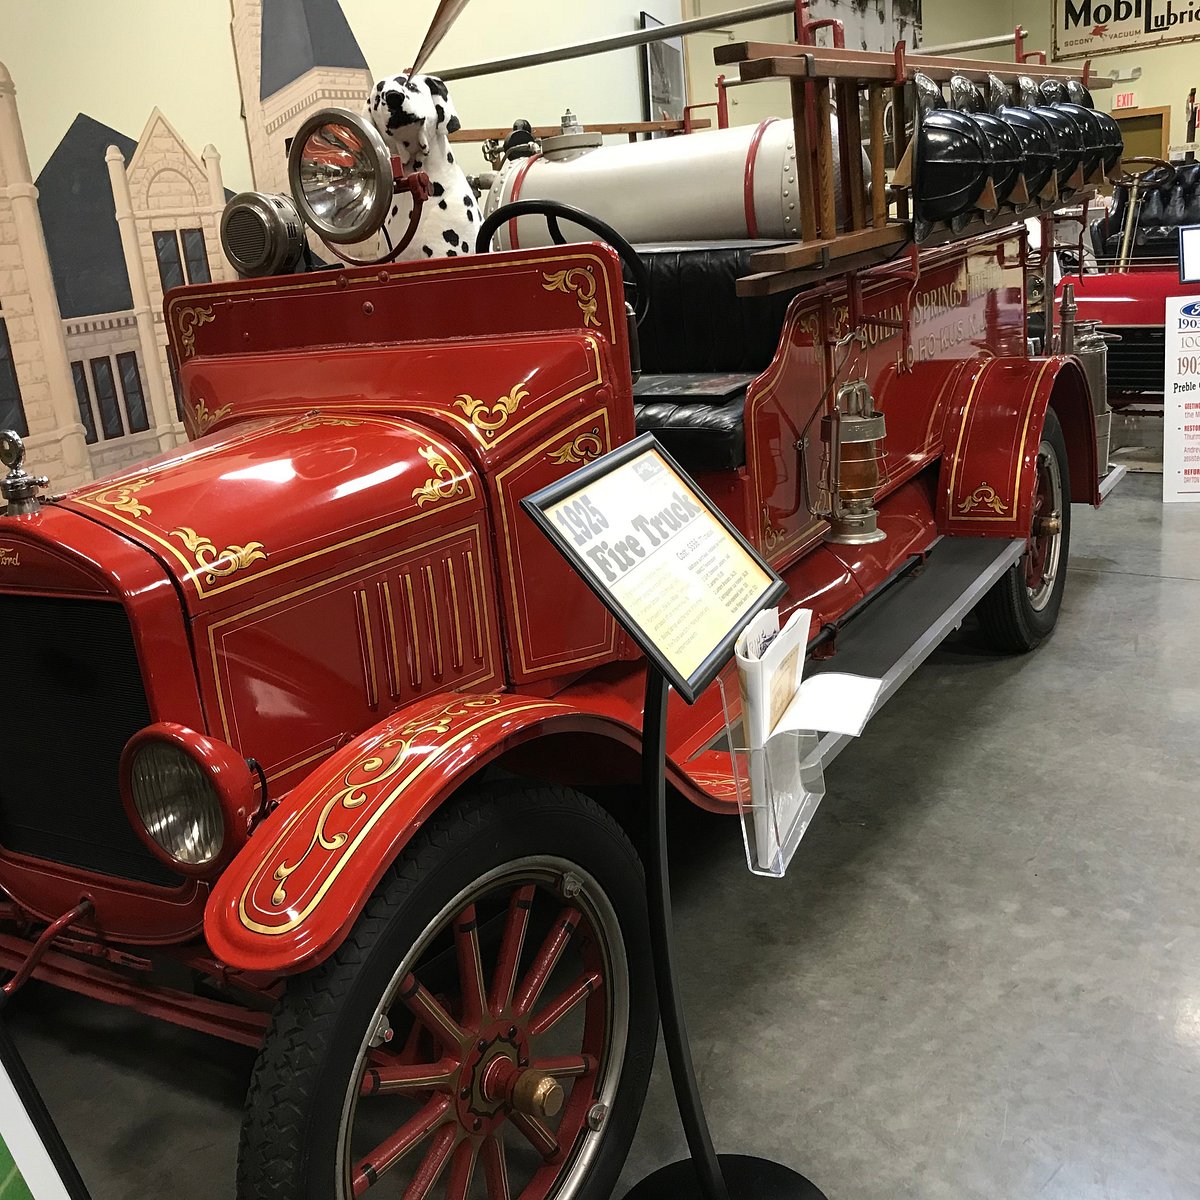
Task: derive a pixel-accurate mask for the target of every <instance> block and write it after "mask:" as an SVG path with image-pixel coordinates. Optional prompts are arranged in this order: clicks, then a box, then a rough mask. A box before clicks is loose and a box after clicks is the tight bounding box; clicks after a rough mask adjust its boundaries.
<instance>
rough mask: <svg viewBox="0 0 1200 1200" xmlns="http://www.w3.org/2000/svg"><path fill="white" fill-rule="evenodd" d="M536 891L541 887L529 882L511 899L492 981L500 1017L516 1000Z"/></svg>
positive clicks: (495, 1009) (494, 1001)
mask: <svg viewBox="0 0 1200 1200" xmlns="http://www.w3.org/2000/svg"><path fill="white" fill-rule="evenodd" d="M536 892H537V888H536V887H534V885H533V884H532V883H527V884H526V885H525V886H524V887H519V888H517V890H516V891H515V892H513V894H512V898H511V899H510V900H509V902H508V917H507V918H506V919H505V922H504V936H503V937H502V938H501V940H500V954H499V957H498V958H497V960H496V977H495V978H494V979H493V980H492V996H491V1007H492V1012H494V1013H495V1014H496V1016H499V1015H500V1014H501V1013H502V1012H504V1011H505V1009H507V1008H508V1006H509V1005H510V1004H511V1003H512V994H513V986H514V985H515V984H516V981H517V966H518V964H519V963H520V961H521V950H522V949H523V948H524V945H525V930H526V929H527V928H528V926H529V910H530V909H531V908H532V907H533V897H534V895H535V893H536Z"/></svg>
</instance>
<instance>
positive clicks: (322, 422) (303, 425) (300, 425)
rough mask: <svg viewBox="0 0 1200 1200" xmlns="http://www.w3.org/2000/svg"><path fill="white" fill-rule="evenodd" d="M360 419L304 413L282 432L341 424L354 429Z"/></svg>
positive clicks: (301, 431)
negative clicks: (297, 420)
mask: <svg viewBox="0 0 1200 1200" xmlns="http://www.w3.org/2000/svg"><path fill="white" fill-rule="evenodd" d="M362 424H363V422H362V421H358V420H355V419H354V418H353V417H334V416H330V415H329V414H328V413H316V412H314V413H305V415H304V416H303V418H302V419H301V420H300V421H299V422H297V423H296V424H295V425H291V426H289V427H288V428H287V429H285V430H284V431H283V432H284V433H303V432H304V431H305V430H306V429H323V428H326V427H327V426H334V425H337V426H342V427H343V428H346V429H355V428H357V427H358V426H359V425H362Z"/></svg>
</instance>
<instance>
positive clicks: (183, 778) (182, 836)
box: [121, 724, 255, 875]
mask: <svg viewBox="0 0 1200 1200" xmlns="http://www.w3.org/2000/svg"><path fill="white" fill-rule="evenodd" d="M121 792H122V796H123V798H124V800H125V807H126V812H127V814H128V816H129V819H130V822H131V823H132V824H133V826H134V829H135V830H136V831H137V833H138V835H139V836H140V837H141V839H142V841H143V842H145V844H146V845H147V846H148V847H149V849H150V850H151V851H152V852H153V853H154V854H155V856H156V857H157V858H159V859H161V860H162V861H163V862H165V863H167V865H168V866H170V867H172V868H173V869H175V870H177V871H180V872H182V873H183V874H189V875H208V874H211V873H213V872H215V871H216V870H218V869H219V868H220V867H221V866H223V865H224V864H225V863H226V862H228V861H229V859H230V858H231V857H232V856H233V855H234V854H235V853H236V852H237V850H238V849H239V848H240V847H241V846H242V845H243V844H244V843H245V840H246V837H247V834H248V831H249V827H250V822H251V819H252V818H253V815H254V812H255V797H254V780H253V776H252V775H251V773H250V768H249V767H248V766H247V764H246V761H245V760H244V759H243V758H241V757H240V756H239V755H238V754H237V753H236V751H234V750H233V749H232V748H231V747H229V746H226V745H224V744H222V743H220V742H214V741H213V740H211V739H210V738H207V737H205V736H204V735H203V734H198V733H194V732H193V731H192V730H190V729H186V728H185V727H184V726H182V725H167V724H163V725H152V726H150V728H148V729H143V730H142V731H141V732H140V733H137V734H135V735H134V737H133V738H131V739H130V741H129V744H128V745H127V746H126V747H125V750H124V753H123V754H122V756H121Z"/></svg>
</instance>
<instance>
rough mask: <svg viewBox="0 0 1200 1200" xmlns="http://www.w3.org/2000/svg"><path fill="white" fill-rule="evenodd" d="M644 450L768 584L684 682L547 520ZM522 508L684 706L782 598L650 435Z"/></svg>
mask: <svg viewBox="0 0 1200 1200" xmlns="http://www.w3.org/2000/svg"><path fill="white" fill-rule="evenodd" d="M648 451H654V452H655V453H657V454H658V455H659V456H660V457H661V458H662V460H663V462H665V463H666V465H667V467H668V468H669V469H670V470H671V471H672V472H673V473H674V474H675V475H676V477H677V478H678V480H679V482H680V483H681V484H682V485H683V486H684V488H686V490H687V491H688V492H689V493H690V498H692V499H694V500H695V501H696V503H697V504H698V505H699V506H700V507H702V508H703V509H704V511H705V512H706V513H708V515H709V516H711V517H712V518H713V520H715V521H716V522H717V524H718V525H720V526H721V528H722V529H723V530H724V532H725V533H726V534H727V535H728V536H729V537H730V538H731V539H732V540H733V541H734V542H736V543H737V545H738V547H739V548H740V549H741V550H743V551H744V552H745V553H746V555H747V556H748V557H749V558H750V559H751V560H752V561H753V563H754V565H755V566H756V567H758V568H759V569H760V570H761V571H762V573H763V574H764V575H765V576H766V577H767V579H768V581H769V582H768V585H767V587H766V588H764V589H763V591H761V592H760V593H759V594H758V596H757V597H756V598H755V599H754V601H753V602H752V603H751V604H750V606H749V607H748V608H747V609H746V610H745V611H744V612H743V613H742V614H741V615H740V616H739V617H738V620H737V623H736V624H735V625H734V626H733V627H732V628H731V629H729V630H728V631H727V632H726V633H725V634H724V635H723V636H722V638H721V640H720V641H719V642H718V643H717V645H716V646H714V647H713V648H712V650H711V651H710V652H709V653H708V655H707V656H706V657H705V658H704V660H703V661H702V662H701V663H700V665H699V666H698V667H697V668H696V669H695V671H693V672H692V674H691V675H690V676H688V677H686V678H685V677H684V676H683V675H682V674H681V673H680V671H679V670H678V669H677V668H676V667H675V666H674V664H673V663H672V662H671V661H670V659H668V658H667V656H666V655H665V654H664V653H663V652H662V651H661V650H660V649H659V647H658V645H657V644H656V643H655V641H654V639H653V638H652V637H651V636H650V634H649V633H647V631H646V630H645V629H643V628H642V626H641V625H640V624H638V622H637V620H636V619H635V618H634V616H633V615H632V613H630V612H629V611H628V610H627V609H626V608H625V606H624V605H623V604H622V603H621V602H620V601H619V600H618V599H617V598H616V597H615V596H614V595H613V594H612V593H611V592H610V591H608V589H606V588H605V587H604V586H603V584H602V583H601V582H600V581H599V580H598V579H596V578H595V576H594V575H593V573H592V571H591V570H590V569H589V568H588V567H587V565H586V564H585V563H584V561H583V559H582V556H581V555H579V554H578V553H577V552H576V548H575V547H574V546H573V545H572V544H571V543H570V542H569V540H568V539H567V538H565V537H564V535H563V531H562V530H561V529H559V528H558V527H557V526H555V525H554V524H553V523H552V522H551V520H550V518H549V517H548V516H547V515H546V510H547V509H550V508H553V507H554V506H555V505H557V504H561V503H562V502H563V501H564V500H568V499H570V498H571V497H572V496H573V495H575V494H576V493H578V492H581V491H583V490H584V489H585V488H587V487H589V486H591V484H593V483H595V481H596V480H597V479H601V478H603V477H604V476H605V475H608V474H611V473H612V472H613V471H615V470H618V469H619V468H621V467H623V466H625V465H626V464H627V463H630V462H632V461H633V460H634V459H635V458H640V457H641V456H642V455H643V454H645V453H647V452H648ZM521 507H522V508H524V510H525V511H526V512H527V513H528V514H529V516H530V517H531V518H532V519H533V521H534V522H535V523H536V524H537V525H538V527H539V528H540V529H541V530H542V532H543V533H544V534H545V535H546V536H547V537H548V538H549V539H550V543H551V545H553V546H554V548H555V549H556V550H558V552H559V553H560V554H561V555H562V556H563V557H564V558H565V559H566V560H567V562H569V563H570V564H571V566H572V567H573V568H574V569H575V571H576V573H577V574H578V575H579V577H580V578H581V579H582V580H583V581H584V583H586V584H587V585H588V587H589V588H590V589H591V590H592V591H593V592H594V593H595V595H596V596H597V598H598V599H599V600H600V602H601V603H602V604H603V605H604V606H605V608H607V609H608V611H609V612H611V613H612V615H613V616H614V617H615V618H616V619H617V622H618V623H619V624H620V625H621V627H622V628H623V629H624V630H625V631H626V632H627V633H628V634H629V636H630V637H632V638H633V640H634V641H635V642H637V644H638V645H639V646H640V647H641V649H642V652H643V653H644V654H645V655H646V657H647V658H648V659H649V660H650V661H651V662H652V663H653V664H654V666H655V667H657V668H658V670H659V671H661V672H662V674H663V675H664V676H665V677H666V678H667V679H668V680H669V681H670V684H671V686H672V687H673V688H674V689H675V691H677V692H678V693H679V694H680V695H681V696H682V697H683V698H684V700H686V701H687V703H688V704H694V703H695V702H696V700H697V699H698V697H699V696H700V693H701V692H703V691H704V689H705V688H707V687H708V686H709V684H711V683H712V682H713V680H714V679H716V678H717V676H718V675H719V674H720V673H721V670H722V669H723V668H724V666H725V664H726V663H727V662H728V661H729V659H730V657H731V656H732V654H733V647H734V643H735V642H736V641H737V639H738V636H739V635H740V634H741V632H742V630H743V629H744V628H745V627H746V624H747V622H748V621H750V620H751V618H753V617H754V616H755V615H756V614H758V613H759V612H761V611H762V610H763V609H764V608H767V607H768V606H770V605H771V604H774V603H776V602H777V601H779V600H780V599H782V598H783V597H784V596H785V595H786V594H787V590H788V589H787V584H786V583H784V581H783V580H782V579H781V578H780V577H779V576H778V574H776V572H775V571H774V570H773V569H772V568H771V566H770V565H769V564H768V563H767V562H766V560H765V559H764V558H763V557H762V555H761V554H759V552H758V551H757V550H755V548H754V547H753V546H752V545H751V544H750V543H749V541H747V540H746V538H745V536H744V535H743V534H742V532H741V531H740V530H739V529H738V528H737V527H736V526H735V525H734V524H733V523H732V522H731V521H730V520H729V518H728V517H726V516H725V514H724V513H723V512H721V510H720V509H719V508H717V507H716V505H715V504H713V502H712V501H711V500H710V499H709V498H708V496H707V495H705V493H704V491H703V489H701V488H700V487H699V486H698V485H697V484H696V482H695V480H694V479H692V477H691V476H690V475H689V474H688V473H687V472H686V471H685V470H684V469H683V468H682V467H681V466H680V465H679V463H678V462H677V461H676V460H675V459H674V458H673V457H672V456H671V455H670V454H669V453H668V452H667V451H666V450H665V449H663V446H662V443H660V442H659V440H658V439H657V438H656V437H655V436H654V435H653V434H652V433H645V434H642V436H641V437H638V438H635V439H634V440H633V441H631V442H627V443H626V444H625V445H624V446H621V447H619V448H618V449H616V450H613V451H612V452H611V453H609V454H606V455H604V456H603V457H602V458H597V459H595V460H594V461H593V462H590V463H588V464H587V465H586V466H585V467H582V468H580V469H579V470H578V471H574V472H572V473H571V474H570V475H567V476H565V477H564V478H563V479H560V480H559V481H558V482H557V483H552V484H550V485H549V486H548V487H544V488H542V489H540V490H539V491H537V492H534V493H532V494H531V495H529V496H526V497H525V498H524V499H523V500H522V501H521Z"/></svg>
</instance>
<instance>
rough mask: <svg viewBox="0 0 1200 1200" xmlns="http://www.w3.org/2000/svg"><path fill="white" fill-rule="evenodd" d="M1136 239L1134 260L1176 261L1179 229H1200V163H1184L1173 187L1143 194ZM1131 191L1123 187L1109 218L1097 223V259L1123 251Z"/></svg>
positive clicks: (1094, 241) (1094, 238)
mask: <svg viewBox="0 0 1200 1200" xmlns="http://www.w3.org/2000/svg"><path fill="white" fill-rule="evenodd" d="M1143 195H1144V197H1145V199H1144V200H1142V202H1141V211H1140V212H1139V213H1138V214H1137V232H1136V233H1135V235H1134V239H1133V257H1134V258H1175V257H1177V256H1178V254H1179V229H1180V227H1181V226H1183V225H1200V163H1183V164H1181V165H1180V166H1179V167H1178V168H1177V170H1176V173H1175V181H1174V183H1173V184H1172V185H1171V186H1170V187H1166V188H1153V189H1151V190H1150V191H1149V192H1146V193H1143ZM1128 204H1129V189H1128V188H1124V187H1119V188H1117V189H1116V192H1115V193H1114V196H1113V206H1112V209H1111V210H1110V212H1109V213H1108V215H1107V216H1105V217H1101V218H1100V219H1099V220H1098V221H1093V222H1092V226H1091V234H1092V248H1093V249H1094V250H1095V252H1096V257H1097V258H1098V259H1101V260H1110V259H1114V258H1116V257H1117V255H1118V253H1120V249H1121V235H1122V231H1123V230H1124V227H1125V218H1126V215H1127V213H1128V211H1129V210H1128Z"/></svg>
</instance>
